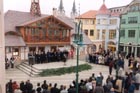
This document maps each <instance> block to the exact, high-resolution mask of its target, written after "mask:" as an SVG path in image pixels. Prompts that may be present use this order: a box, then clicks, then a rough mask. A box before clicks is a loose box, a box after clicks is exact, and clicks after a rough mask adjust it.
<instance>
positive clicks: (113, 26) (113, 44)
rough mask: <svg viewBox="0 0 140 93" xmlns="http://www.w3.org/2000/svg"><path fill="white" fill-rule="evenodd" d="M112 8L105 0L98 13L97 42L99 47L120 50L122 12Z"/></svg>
mask: <svg viewBox="0 0 140 93" xmlns="http://www.w3.org/2000/svg"><path fill="white" fill-rule="evenodd" d="M114 9H115V8H114ZM112 10H113V9H112ZM112 10H111V9H110V10H109V9H108V8H107V7H106V5H105V2H103V5H102V6H101V7H100V9H99V10H98V12H97V14H96V30H97V42H98V43H99V46H98V47H99V49H103V50H107V49H111V50H112V51H118V44H119V43H118V42H119V39H118V37H119V24H120V17H119V16H120V12H119V11H116V12H114V11H112Z"/></svg>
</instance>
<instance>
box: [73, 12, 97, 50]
mask: <svg viewBox="0 0 140 93" xmlns="http://www.w3.org/2000/svg"><path fill="white" fill-rule="evenodd" d="M96 12H97V11H96V10H90V11H88V12H85V13H84V14H82V15H80V16H78V17H77V18H76V22H78V21H79V20H81V22H82V30H83V33H84V34H85V35H86V36H87V37H89V38H90V40H91V41H92V44H91V45H89V46H88V51H89V52H91V51H93V52H97V51H98V49H97V47H96V43H95V42H94V41H95V39H96V28H95V27H96Z"/></svg>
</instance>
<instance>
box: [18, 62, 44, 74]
mask: <svg viewBox="0 0 140 93" xmlns="http://www.w3.org/2000/svg"><path fill="white" fill-rule="evenodd" d="M17 68H18V69H19V70H21V71H23V72H24V73H26V74H27V75H29V76H38V74H39V73H40V72H41V70H38V69H36V68H35V67H33V66H29V65H28V64H27V63H26V62H24V63H22V64H20V65H18V66H17Z"/></svg>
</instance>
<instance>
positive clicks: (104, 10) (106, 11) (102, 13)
mask: <svg viewBox="0 0 140 93" xmlns="http://www.w3.org/2000/svg"><path fill="white" fill-rule="evenodd" d="M97 14H101V15H106V14H109V10H108V9H107V7H106V5H105V4H103V5H102V6H101V7H100V9H99V11H98V12H97Z"/></svg>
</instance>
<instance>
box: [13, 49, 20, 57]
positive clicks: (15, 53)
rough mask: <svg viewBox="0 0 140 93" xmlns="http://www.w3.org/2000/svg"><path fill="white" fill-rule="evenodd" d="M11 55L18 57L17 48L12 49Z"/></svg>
mask: <svg viewBox="0 0 140 93" xmlns="http://www.w3.org/2000/svg"><path fill="white" fill-rule="evenodd" d="M13 55H14V56H18V55H19V49H18V48H14V49H13Z"/></svg>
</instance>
